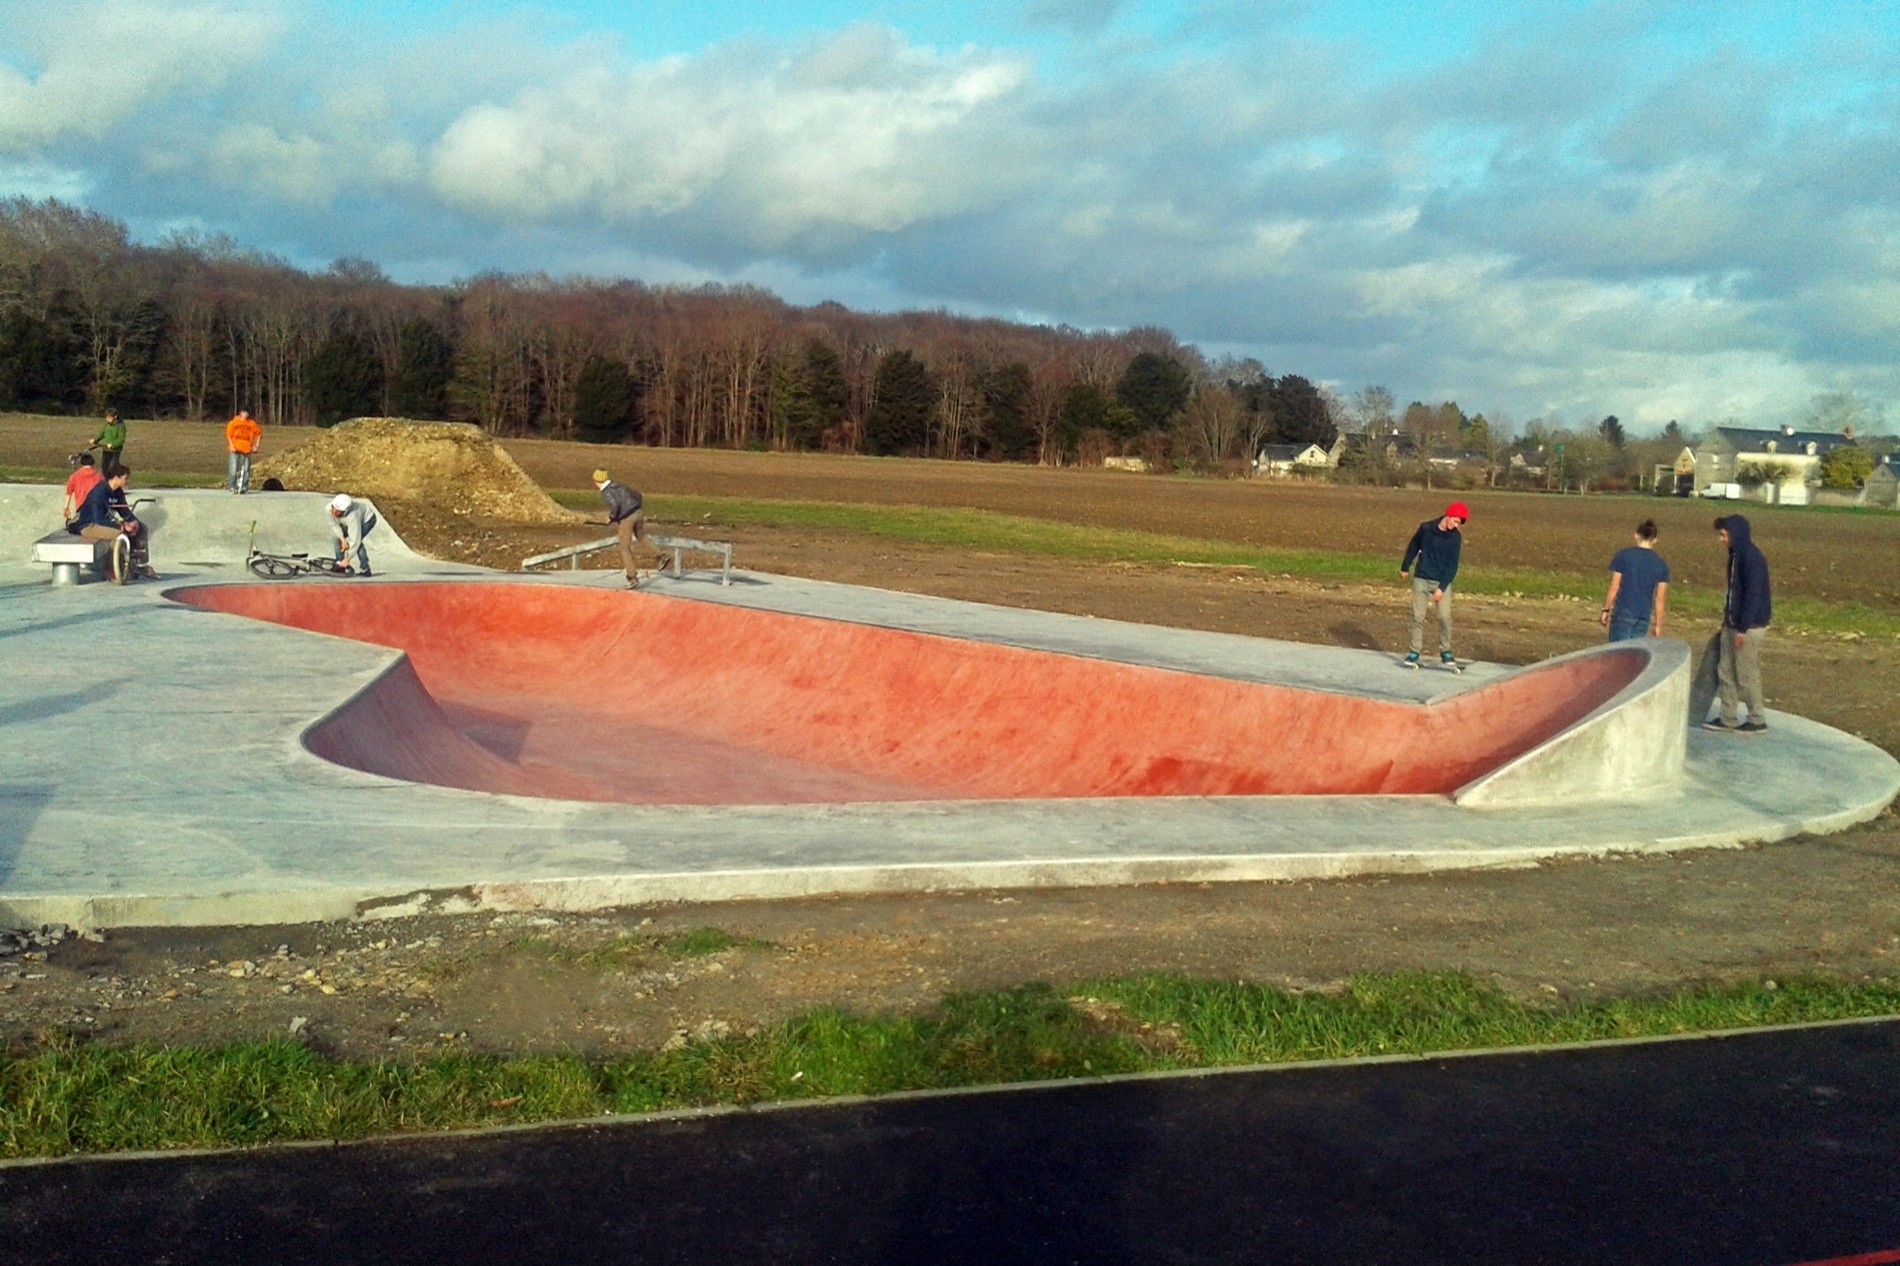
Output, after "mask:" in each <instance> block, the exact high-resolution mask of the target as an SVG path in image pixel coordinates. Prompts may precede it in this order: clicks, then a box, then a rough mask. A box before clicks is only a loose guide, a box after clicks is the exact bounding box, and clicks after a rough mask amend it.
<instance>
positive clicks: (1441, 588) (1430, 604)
mask: <svg viewBox="0 0 1900 1266" xmlns="http://www.w3.org/2000/svg"><path fill="white" fill-rule="evenodd" d="M1470 518H1471V511H1470V510H1468V509H1466V508H1465V503H1464V502H1462V501H1454V502H1452V503H1451V504H1450V505H1448V506H1446V507H1445V513H1444V514H1443V515H1441V516H1440V517H1439V518H1437V519H1435V520H1434V519H1427V520H1425V521H1424V522H1423V523H1421V524H1419V525H1418V531H1416V532H1414V533H1412V539H1411V542H1410V543H1409V544H1407V545H1406V547H1405V559H1404V561H1403V562H1401V563H1400V564H1399V579H1400V580H1410V581H1411V582H1412V653H1411V654H1409V655H1407V656H1406V657H1405V662H1406V663H1408V664H1416V663H1418V657H1419V653H1420V652H1421V651H1423V650H1424V649H1425V613H1426V612H1427V611H1430V610H1432V609H1433V608H1436V609H1437V611H1438V658H1439V661H1440V662H1441V663H1445V664H1456V663H1457V662H1458V657H1457V656H1455V655H1453V654H1452V653H1451V582H1452V581H1454V580H1456V579H1457V578H1458V550H1459V547H1460V546H1461V545H1462V544H1463V543H1464V538H1463V536H1462V535H1461V533H1460V532H1459V529H1460V528H1462V527H1464V525H1465V522H1466V520H1468V519H1470Z"/></svg>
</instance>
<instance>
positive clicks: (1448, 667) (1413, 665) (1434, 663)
mask: <svg viewBox="0 0 1900 1266" xmlns="http://www.w3.org/2000/svg"><path fill="white" fill-rule="evenodd" d="M1399 667H1400V668H1409V669H1411V670H1412V671H1413V672H1417V671H1418V670H1419V669H1421V668H1436V669H1439V670H1440V671H1442V672H1450V673H1462V672H1464V670H1465V669H1467V668H1469V667H1471V661H1470V660H1468V659H1454V660H1451V661H1449V662H1447V661H1445V660H1442V659H1417V660H1410V659H1402V660H1400V661H1399Z"/></svg>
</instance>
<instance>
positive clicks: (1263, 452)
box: [1260, 444, 1326, 462]
mask: <svg viewBox="0 0 1900 1266" xmlns="http://www.w3.org/2000/svg"><path fill="white" fill-rule="evenodd" d="M1309 448H1319V445H1317V444H1262V445H1261V446H1260V460H1262V461H1268V462H1290V461H1292V460H1293V459H1294V458H1296V457H1298V456H1299V455H1300V454H1301V453H1304V452H1305V451H1306V450H1307V449H1309ZM1325 451H1326V450H1325V449H1323V448H1321V449H1320V452H1322V453H1323V452H1325Z"/></svg>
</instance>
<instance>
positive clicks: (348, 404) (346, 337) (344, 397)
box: [303, 326, 383, 426]
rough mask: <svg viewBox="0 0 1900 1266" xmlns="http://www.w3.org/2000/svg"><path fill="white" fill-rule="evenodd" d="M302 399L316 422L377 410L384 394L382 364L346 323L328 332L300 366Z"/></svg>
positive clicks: (332, 423) (323, 423)
mask: <svg viewBox="0 0 1900 1266" xmlns="http://www.w3.org/2000/svg"><path fill="white" fill-rule="evenodd" d="M303 392H304V400H305V401H306V402H307V403H308V404H309V405H310V409H311V412H312V413H313V414H315V421H316V424H317V425H318V426H335V425H336V424H337V423H339V422H341V421H343V419H345V418H356V417H362V416H364V415H365V414H371V413H374V412H376V407H377V404H378V402H379V401H380V400H381V399H382V394H383V367H382V365H381V364H380V363H379V362H378V361H377V359H376V353H375V352H374V351H372V350H371V349H370V345H369V344H368V343H367V342H365V341H364V339H363V336H362V335H360V334H358V333H357V332H356V331H355V330H352V329H350V328H349V327H347V326H339V327H338V328H336V329H334V330H332V331H330V336H329V337H328V338H326V339H324V340H323V342H322V343H321V344H319V345H318V347H317V350H316V351H314V352H312V353H311V354H310V358H309V359H308V360H306V361H305V362H304V366H303Z"/></svg>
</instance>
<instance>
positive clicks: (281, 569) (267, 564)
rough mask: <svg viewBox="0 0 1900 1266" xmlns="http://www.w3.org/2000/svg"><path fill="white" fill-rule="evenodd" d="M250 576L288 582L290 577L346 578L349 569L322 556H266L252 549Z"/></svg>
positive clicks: (248, 561) (249, 564)
mask: <svg viewBox="0 0 1900 1266" xmlns="http://www.w3.org/2000/svg"><path fill="white" fill-rule="evenodd" d="M246 565H247V566H249V567H250V569H251V574H252V575H255V576H262V577H263V578H264V579H265V580H289V579H290V578H291V577H292V576H347V575H349V574H350V569H349V568H348V567H345V566H344V565H343V564H342V563H339V562H338V561H336V559H334V558H325V557H324V556H323V555H322V554H266V553H265V552H264V551H263V550H259V549H253V550H252V551H251V556H250V558H249V560H247V564H246Z"/></svg>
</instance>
